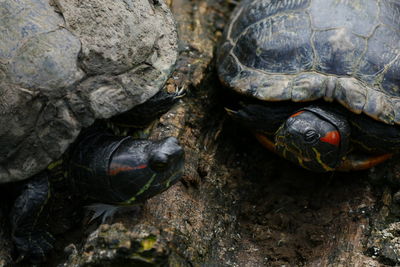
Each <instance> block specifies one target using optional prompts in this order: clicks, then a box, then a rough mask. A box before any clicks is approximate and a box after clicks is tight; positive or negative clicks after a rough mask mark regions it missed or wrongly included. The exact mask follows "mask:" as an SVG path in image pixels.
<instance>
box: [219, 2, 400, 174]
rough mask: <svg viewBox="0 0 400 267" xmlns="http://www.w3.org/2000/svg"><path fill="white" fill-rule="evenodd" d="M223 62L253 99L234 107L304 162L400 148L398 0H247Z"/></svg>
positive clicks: (228, 35) (326, 165)
mask: <svg viewBox="0 0 400 267" xmlns="http://www.w3.org/2000/svg"><path fill="white" fill-rule="evenodd" d="M217 65H218V73H219V77H220V80H221V81H222V82H223V83H224V84H225V85H227V86H229V87H230V88H232V89H233V90H234V91H236V92H239V93H240V94H243V95H246V96H248V97H249V99H254V101H251V100H249V101H244V102H245V103H244V104H242V108H239V110H237V111H233V110H231V111H230V114H231V115H232V116H233V117H234V118H236V119H237V120H239V121H241V122H243V124H245V125H247V126H248V127H249V128H251V129H252V130H253V131H254V132H255V133H256V135H257V137H258V139H259V140H260V141H261V142H262V143H264V144H265V145H266V146H267V147H269V148H270V149H272V150H274V151H276V152H277V153H278V154H280V155H281V156H283V157H285V158H287V159H289V160H291V161H293V162H295V163H297V164H299V165H301V166H303V167H304V168H307V169H310V170H314V171H332V170H350V169H365V168H368V167H371V166H373V165H375V164H377V163H379V162H382V161H383V160H385V159H386V158H388V157H389V156H390V155H389V154H390V153H392V152H397V151H398V150H399V149H400V131H399V126H398V125H399V124H400V91H399V89H400V79H399V74H400V3H399V1H392V0H388V1H378V0H354V1H341V0H298V1H297V0H296V1H285V0H243V1H241V2H240V4H239V6H237V8H236V9H235V11H234V12H233V15H232V17H231V21H230V23H229V24H228V25H227V27H226V30H225V33H224V37H223V41H222V44H221V47H220V48H219V52H218V60H217ZM270 137H272V140H274V141H269V140H270V139H268V138H270ZM357 150H360V151H361V150H363V151H367V152H370V154H369V155H368V156H366V155H367V154H366V153H365V152H362V153H358V155H356V154H357V153H353V152H354V151H357Z"/></svg>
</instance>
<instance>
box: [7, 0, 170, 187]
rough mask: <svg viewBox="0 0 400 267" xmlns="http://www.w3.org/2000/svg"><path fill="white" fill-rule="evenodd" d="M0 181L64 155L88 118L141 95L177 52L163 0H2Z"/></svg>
mask: <svg viewBox="0 0 400 267" xmlns="http://www.w3.org/2000/svg"><path fill="white" fill-rule="evenodd" d="M0 17H1V22H0V35H1V38H0V114H1V116H0V125H1V128H0V147H1V150H0V183H3V182H9V181H16V180H22V179H25V178H27V177H30V176H31V175H33V174H34V173H37V172H39V171H41V170H42V169H44V168H45V167H46V166H47V165H48V164H49V163H50V162H52V161H53V160H55V159H57V158H59V157H60V156H61V155H62V153H63V152H64V151H65V150H66V149H67V147H68V146H69V145H70V144H71V143H72V142H73V141H74V140H75V138H76V137H77V135H78V134H79V132H80V130H81V128H82V127H87V126H89V125H91V124H92V123H93V122H94V120H95V119H98V118H109V117H111V116H114V115H116V114H119V113H122V112H124V111H127V110H129V109H131V108H132V107H134V106H136V105H138V104H141V103H143V102H144V101H146V100H147V99H149V98H150V97H152V96H153V95H154V94H156V93H157V92H158V91H159V90H160V88H162V86H163V85H164V84H165V82H166V80H167V78H168V77H169V75H170V73H171V71H172V69H173V65H174V64H175V61H176V58H177V33H176V27H175V22H174V20H173V17H172V14H171V12H170V11H169V9H168V8H167V6H166V5H165V3H163V2H162V1H149V0H116V1H108V0H91V1H81V0H51V1H50V0H19V1H0Z"/></svg>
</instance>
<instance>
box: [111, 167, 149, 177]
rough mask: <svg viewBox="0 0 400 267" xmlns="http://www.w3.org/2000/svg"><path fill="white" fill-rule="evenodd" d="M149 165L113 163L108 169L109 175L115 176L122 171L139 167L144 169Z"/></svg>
mask: <svg viewBox="0 0 400 267" xmlns="http://www.w3.org/2000/svg"><path fill="white" fill-rule="evenodd" d="M146 167H147V165H146V164H143V165H139V166H128V165H118V164H115V165H114V164H113V165H112V166H111V168H110V170H109V171H108V175H111V176H114V175H117V174H118V173H120V172H125V171H132V170H138V169H144V168H146Z"/></svg>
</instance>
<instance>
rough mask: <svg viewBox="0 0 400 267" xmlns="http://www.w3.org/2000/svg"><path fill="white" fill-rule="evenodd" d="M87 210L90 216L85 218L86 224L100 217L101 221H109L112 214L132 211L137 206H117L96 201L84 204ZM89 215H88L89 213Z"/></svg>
mask: <svg viewBox="0 0 400 267" xmlns="http://www.w3.org/2000/svg"><path fill="white" fill-rule="evenodd" d="M85 208H86V210H87V214H91V217H90V218H89V219H88V220H87V222H86V223H87V224H90V223H92V222H93V221H95V220H96V219H100V218H101V223H102V224H103V223H107V222H111V221H112V219H113V217H114V215H115V214H116V213H120V212H126V211H132V210H135V211H136V209H138V208H139V207H138V206H117V205H109V204H102V203H96V204H91V205H88V206H85ZM89 216H90V215H89Z"/></svg>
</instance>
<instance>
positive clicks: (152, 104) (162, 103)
mask: <svg viewBox="0 0 400 267" xmlns="http://www.w3.org/2000/svg"><path fill="white" fill-rule="evenodd" d="M184 95H185V90H184V88H181V89H177V90H176V91H175V92H168V91H166V90H161V91H160V92H158V93H157V94H155V95H154V96H153V97H152V98H150V99H149V100H147V101H146V102H144V103H143V104H140V105H138V106H135V107H134V108H132V109H131V110H129V111H127V112H124V113H122V114H120V115H118V116H114V117H112V119H111V123H112V124H114V125H116V126H120V127H125V128H134V129H143V128H146V127H147V126H148V125H150V124H151V123H152V122H153V121H154V120H156V119H157V118H159V117H160V116H161V115H163V114H164V113H166V112H167V111H168V110H170V109H171V108H172V106H173V105H174V104H175V103H176V102H178V100H179V99H180V98H182V97H183V96H184Z"/></svg>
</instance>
